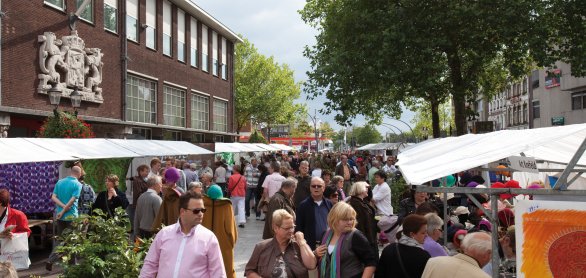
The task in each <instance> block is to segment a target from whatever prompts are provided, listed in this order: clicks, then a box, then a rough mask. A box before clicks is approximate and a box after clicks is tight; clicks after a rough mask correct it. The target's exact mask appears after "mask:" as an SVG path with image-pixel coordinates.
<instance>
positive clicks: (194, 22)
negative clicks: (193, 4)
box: [189, 18, 197, 67]
mask: <svg viewBox="0 0 586 278" xmlns="http://www.w3.org/2000/svg"><path fill="white" fill-rule="evenodd" d="M190 32H191V33H190V37H191V41H190V44H189V45H190V47H191V49H190V50H191V52H190V53H191V55H190V57H191V65H192V66H194V67H197V20H195V18H191V28H190Z"/></svg>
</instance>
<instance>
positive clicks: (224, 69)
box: [221, 38, 228, 79]
mask: <svg viewBox="0 0 586 278" xmlns="http://www.w3.org/2000/svg"><path fill="white" fill-rule="evenodd" d="M226 45H227V44H226V38H222V67H221V71H222V78H223V79H227V78H228V65H227V64H226V61H227V60H228V59H227V57H226V53H227V52H228V51H227V50H226Z"/></svg>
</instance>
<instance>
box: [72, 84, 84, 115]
mask: <svg viewBox="0 0 586 278" xmlns="http://www.w3.org/2000/svg"><path fill="white" fill-rule="evenodd" d="M69 98H71V106H73V109H74V112H73V113H74V115H75V116H76V117H77V108H79V107H80V106H81V94H80V93H79V92H78V91H77V87H75V88H73V92H71V94H70V95H69Z"/></svg>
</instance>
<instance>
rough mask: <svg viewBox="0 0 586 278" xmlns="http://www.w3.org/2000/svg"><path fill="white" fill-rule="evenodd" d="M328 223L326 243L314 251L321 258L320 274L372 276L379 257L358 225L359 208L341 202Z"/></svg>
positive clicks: (331, 214) (331, 213)
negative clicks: (357, 211)
mask: <svg viewBox="0 0 586 278" xmlns="http://www.w3.org/2000/svg"><path fill="white" fill-rule="evenodd" d="M327 222H328V227H329V229H328V230H327V231H326V233H325V235H324V237H323V239H322V241H321V242H322V243H323V244H322V245H320V246H318V247H317V249H316V250H315V253H316V255H317V257H318V258H320V260H319V263H318V266H319V277H320V278H326V277H328V278H329V277H336V278H337V277H351V278H354V277H364V278H366V277H372V275H373V274H374V271H375V269H376V264H377V257H378V256H377V254H376V253H375V252H374V250H373V249H372V248H371V247H370V243H369V242H368V239H366V237H365V236H364V234H362V232H360V231H359V230H357V229H356V228H355V227H356V211H354V209H353V208H352V207H351V206H350V205H348V204H347V203H344V202H338V203H337V204H335V205H334V207H333V208H332V210H331V211H330V213H329V214H328V221H327Z"/></svg>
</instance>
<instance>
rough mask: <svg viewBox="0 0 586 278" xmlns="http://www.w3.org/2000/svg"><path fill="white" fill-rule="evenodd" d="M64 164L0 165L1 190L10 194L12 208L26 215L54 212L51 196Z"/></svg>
mask: <svg viewBox="0 0 586 278" xmlns="http://www.w3.org/2000/svg"><path fill="white" fill-rule="evenodd" d="M61 163H62V162H35V163H17V164H2V165H0V188H6V189H8V191H9V192H10V206H11V207H13V208H15V209H18V210H20V211H22V212H24V213H48V212H53V210H54V209H55V205H54V204H53V202H52V201H51V194H52V193H53V189H54V188H55V183H57V181H58V180H59V166H60V165H61Z"/></svg>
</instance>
